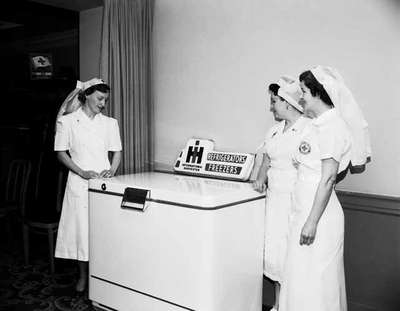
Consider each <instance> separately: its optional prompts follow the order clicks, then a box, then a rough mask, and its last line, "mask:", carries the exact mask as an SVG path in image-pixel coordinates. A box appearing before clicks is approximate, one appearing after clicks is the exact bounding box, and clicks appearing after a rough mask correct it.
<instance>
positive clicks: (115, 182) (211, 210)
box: [89, 173, 265, 311]
mask: <svg viewBox="0 0 400 311" xmlns="http://www.w3.org/2000/svg"><path fill="white" fill-rule="evenodd" d="M264 210H265V196H264V195H260V194H259V193H258V192H256V191H254V190H253V189H252V186H251V184H250V183H244V182H235V181H224V180H216V179H210V178H202V177H192V176H182V175H175V174H168V173H142V174H133V175H124V176H118V177H114V178H111V179H103V180H101V179H96V180H90V182H89V249H90V261H89V275H90V278H89V298H90V299H91V300H92V301H93V304H94V305H96V306H98V307H100V308H103V309H105V310H121V311H125V310H129V311H182V310H196V311H260V310H261V306H262V298H261V296H262V279H263V276H262V275H263V242H264Z"/></svg>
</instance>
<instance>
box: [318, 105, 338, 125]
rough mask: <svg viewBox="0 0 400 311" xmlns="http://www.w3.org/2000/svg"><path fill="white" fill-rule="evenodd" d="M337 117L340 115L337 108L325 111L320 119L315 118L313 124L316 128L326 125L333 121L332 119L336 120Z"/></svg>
mask: <svg viewBox="0 0 400 311" xmlns="http://www.w3.org/2000/svg"><path fill="white" fill-rule="evenodd" d="M337 115H338V111H337V109H336V108H331V109H329V110H327V111H325V112H324V113H323V114H321V115H320V116H319V117H317V118H314V119H313V120H312V124H314V125H316V126H319V125H322V124H324V123H327V122H329V120H332V119H334V118H336V117H337Z"/></svg>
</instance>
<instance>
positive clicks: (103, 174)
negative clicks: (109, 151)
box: [100, 170, 114, 178]
mask: <svg viewBox="0 0 400 311" xmlns="http://www.w3.org/2000/svg"><path fill="white" fill-rule="evenodd" d="M113 176H114V173H113V172H112V170H103V171H102V172H101V173H100V177H101V178H110V177H113Z"/></svg>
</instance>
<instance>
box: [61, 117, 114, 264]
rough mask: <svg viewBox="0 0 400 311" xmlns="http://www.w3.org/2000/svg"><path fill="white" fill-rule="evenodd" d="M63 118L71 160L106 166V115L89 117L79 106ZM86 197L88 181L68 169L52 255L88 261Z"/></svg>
mask: <svg viewBox="0 0 400 311" xmlns="http://www.w3.org/2000/svg"><path fill="white" fill-rule="evenodd" d="M66 118H68V126H67V127H68V131H69V141H70V143H69V145H70V149H69V152H70V155H71V158H72V161H73V162H74V163H75V164H77V165H78V166H79V167H80V168H81V169H83V170H93V171H95V172H97V173H100V172H101V171H102V170H105V169H109V168H110V162H109V160H108V146H107V141H108V140H107V139H108V135H109V133H108V126H107V124H108V119H109V118H108V117H105V116H103V115H101V114H98V115H96V116H95V117H94V118H93V119H92V120H91V119H89V118H88V117H87V116H86V114H85V113H84V112H83V111H82V110H81V109H79V110H77V111H76V112H74V113H71V114H70V115H67V116H66ZM88 200H89V197H88V180H85V179H83V178H81V177H80V176H79V175H77V174H75V173H74V172H72V171H70V172H69V174H68V180H67V185H66V188H65V194H64V200H63V206H62V212H61V218H60V223H59V227H58V234H57V243H56V250H55V257H59V258H68V259H77V260H80V261H88V260H89V247H88V241H89V235H88Z"/></svg>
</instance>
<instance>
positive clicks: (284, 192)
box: [264, 117, 310, 282]
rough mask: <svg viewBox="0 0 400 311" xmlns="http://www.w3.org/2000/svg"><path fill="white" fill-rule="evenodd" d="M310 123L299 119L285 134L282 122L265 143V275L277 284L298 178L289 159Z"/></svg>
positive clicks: (283, 259)
mask: <svg viewBox="0 0 400 311" xmlns="http://www.w3.org/2000/svg"><path fill="white" fill-rule="evenodd" d="M309 121H310V120H309V119H306V118H303V117H300V118H299V119H298V120H297V121H296V122H295V124H293V125H292V127H290V128H288V129H287V130H286V131H285V132H283V129H284V125H285V121H282V122H280V123H279V124H277V126H275V127H274V128H273V129H272V131H270V132H269V134H268V136H267V139H266V141H265V151H266V153H267V155H268V157H269V158H270V168H269V169H268V173H267V174H268V188H267V195H266V214H265V242H264V243H265V244H264V275H265V276H267V277H268V278H270V279H271V280H274V281H278V282H281V280H282V272H283V265H284V261H285V258H286V249H287V234H288V222H289V221H288V216H289V211H290V207H291V192H292V190H293V187H294V184H295V181H296V176H297V171H296V168H295V167H294V166H293V163H292V156H293V153H294V150H295V149H296V148H297V146H298V144H299V141H300V133H301V131H302V130H303V128H304V127H305V125H306V124H307V123H309Z"/></svg>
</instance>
